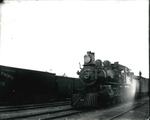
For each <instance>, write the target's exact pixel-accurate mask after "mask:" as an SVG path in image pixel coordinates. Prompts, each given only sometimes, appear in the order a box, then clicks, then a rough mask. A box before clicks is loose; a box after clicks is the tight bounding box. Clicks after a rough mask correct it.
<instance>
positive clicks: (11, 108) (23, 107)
mask: <svg viewBox="0 0 150 120" xmlns="http://www.w3.org/2000/svg"><path fill="white" fill-rule="evenodd" d="M69 104H70V101H61V102H52V103H41V104H29V105H18V106H1V107H0V113H2V112H11V111H20V110H27V109H37V108H44V107H55V106H61V105H69Z"/></svg>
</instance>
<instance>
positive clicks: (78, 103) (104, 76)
mask: <svg viewBox="0 0 150 120" xmlns="http://www.w3.org/2000/svg"><path fill="white" fill-rule="evenodd" d="M77 74H78V75H79V79H80V81H81V82H82V83H83V88H82V89H79V90H77V91H74V92H73V94H72V101H71V104H72V106H73V107H74V108H85V107H90V108H91V107H99V106H101V105H104V104H110V103H111V104H112V103H118V102H122V101H127V100H129V99H133V98H134V95H135V90H136V87H135V79H134V73H133V72H130V69H129V68H127V67H125V66H123V65H120V64H119V63H118V62H115V63H113V64H111V63H110V62H109V61H107V60H106V61H104V62H102V61H101V60H99V59H98V60H95V54H94V53H93V52H91V51H88V52H87V54H86V55H85V56H84V65H83V68H81V70H80V71H78V72H77Z"/></svg>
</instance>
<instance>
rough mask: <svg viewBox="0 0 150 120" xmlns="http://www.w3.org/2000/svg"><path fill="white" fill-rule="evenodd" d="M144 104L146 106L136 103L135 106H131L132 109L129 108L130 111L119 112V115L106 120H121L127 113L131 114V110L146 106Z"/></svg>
mask: <svg viewBox="0 0 150 120" xmlns="http://www.w3.org/2000/svg"><path fill="white" fill-rule="evenodd" d="M146 104H147V103H146V102H145V103H142V104H141V103H138V104H136V105H135V106H133V107H132V108H130V109H128V110H126V111H123V112H121V113H119V114H117V115H115V116H113V117H111V118H109V119H108V120H115V119H118V118H119V119H121V117H122V116H124V115H125V114H128V113H129V112H131V111H133V110H135V109H137V108H140V107H142V106H143V105H146ZM145 117H147V116H145Z"/></svg>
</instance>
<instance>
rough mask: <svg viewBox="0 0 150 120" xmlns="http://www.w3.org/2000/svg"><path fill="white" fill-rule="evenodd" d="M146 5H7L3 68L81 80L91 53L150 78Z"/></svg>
mask: <svg viewBox="0 0 150 120" xmlns="http://www.w3.org/2000/svg"><path fill="white" fill-rule="evenodd" d="M148 9H149V8H148V0H105V1H104V0H56V1H54V0H44V1H42V0H39V1H36V0H26V1H25V0H13V1H12V0H5V4H2V5H1V23H0V24H1V26H0V27H1V31H0V34H1V36H0V65H6V66H12V67H18V68H25V69H33V70H40V71H47V72H53V73H56V74H57V75H63V74H64V73H65V74H66V75H67V76H69V77H78V75H77V74H76V72H77V71H78V70H79V63H80V64H81V65H83V57H84V55H85V54H86V52H87V51H92V52H95V58H96V59H101V60H102V61H104V60H109V61H110V62H111V63H113V62H116V61H119V63H120V64H122V65H124V66H127V67H129V68H130V69H131V70H132V71H133V72H134V74H135V75H138V73H139V71H142V75H143V76H144V77H147V78H148V77H149V46H148V45H149V43H148V38H149V34H148V33H149V32H148V25H149V24H148V21H149V20H148V19H149V17H148Z"/></svg>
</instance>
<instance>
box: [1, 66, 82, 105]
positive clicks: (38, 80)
mask: <svg viewBox="0 0 150 120" xmlns="http://www.w3.org/2000/svg"><path fill="white" fill-rule="evenodd" d="M78 82H79V80H78V79H77V78H70V77H64V76H57V75H56V74H54V73H48V72H42V71H35V70H27V69H20V68H13V67H7V66H2V65H1V66H0V105H16V104H30V103H32V104H34V103H43V102H51V101H60V100H66V98H71V94H72V91H73V90H74V89H76V88H75V87H78V85H80V84H79V83H78Z"/></svg>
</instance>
